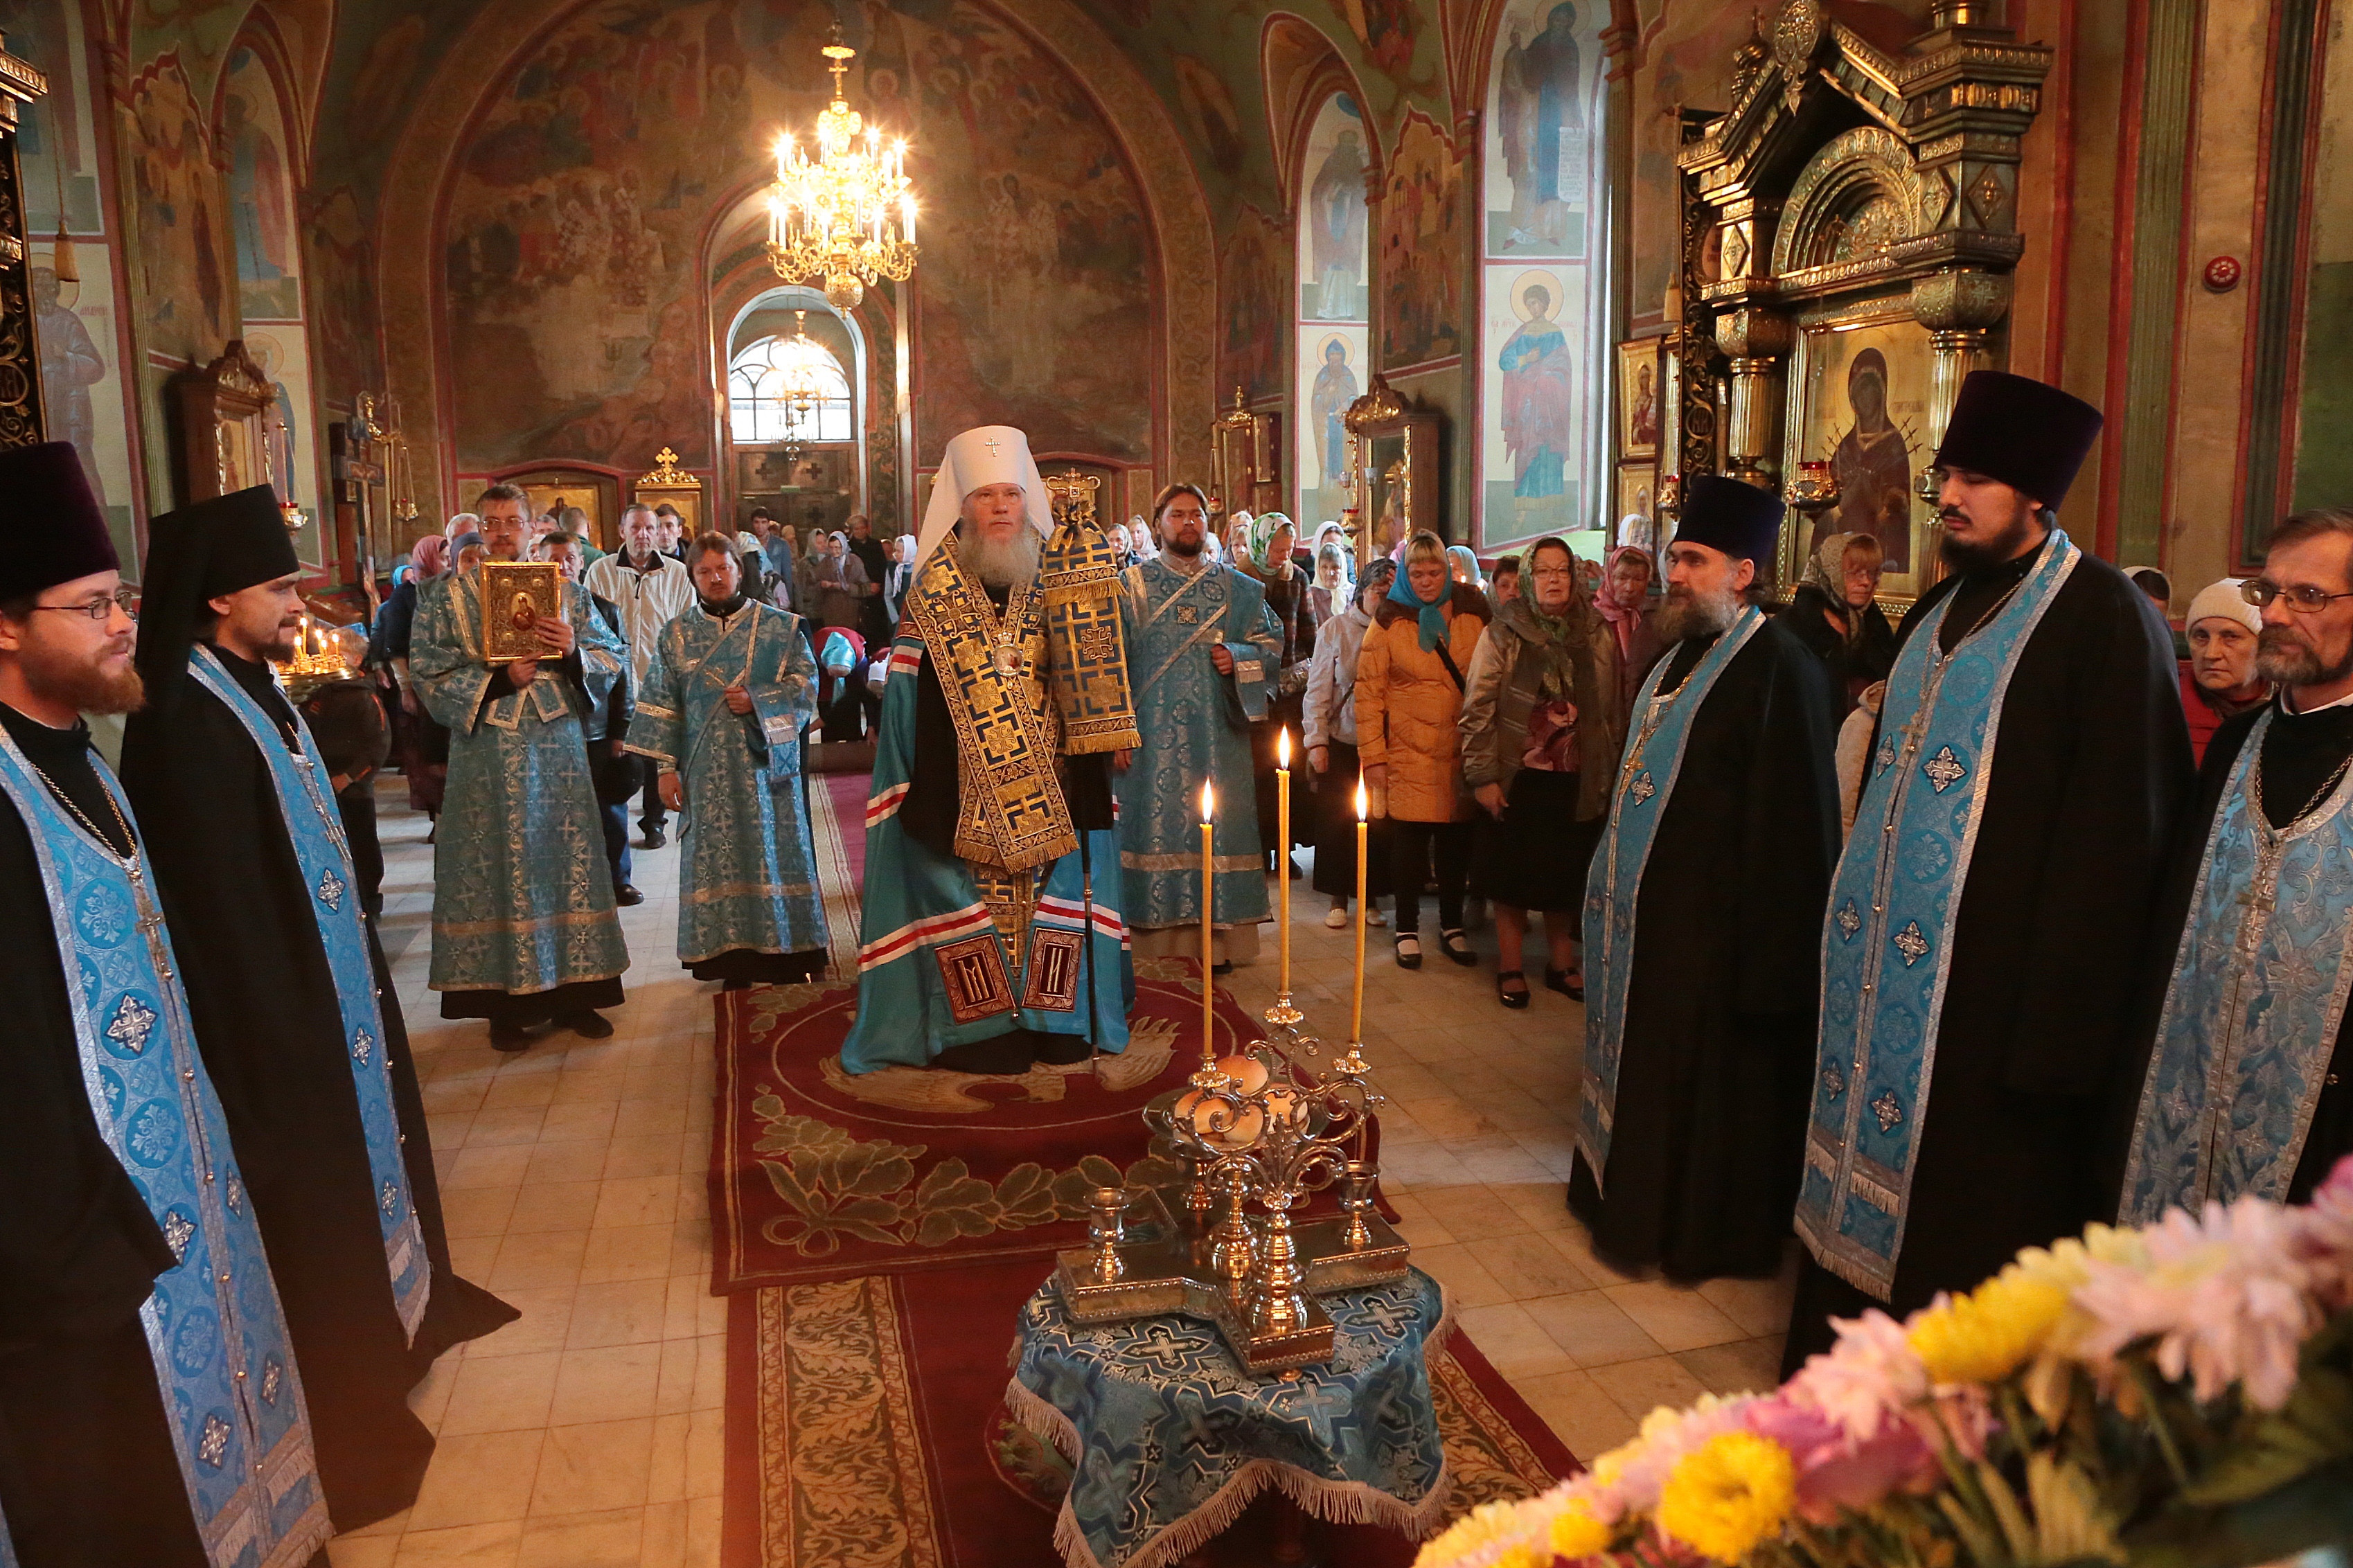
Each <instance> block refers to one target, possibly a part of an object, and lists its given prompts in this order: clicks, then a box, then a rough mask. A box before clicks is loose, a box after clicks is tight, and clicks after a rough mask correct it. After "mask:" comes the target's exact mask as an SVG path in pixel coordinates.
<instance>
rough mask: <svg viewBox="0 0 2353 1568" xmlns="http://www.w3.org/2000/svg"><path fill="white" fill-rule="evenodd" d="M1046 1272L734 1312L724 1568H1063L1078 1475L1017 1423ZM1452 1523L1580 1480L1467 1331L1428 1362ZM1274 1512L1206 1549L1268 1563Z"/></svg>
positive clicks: (1007, 1271)
mask: <svg viewBox="0 0 2353 1568" xmlns="http://www.w3.org/2000/svg"><path fill="white" fill-rule="evenodd" d="M1045 1272H1046V1270H1045V1266H1044V1264H1043V1263H1042V1262H1040V1261H1038V1260H1035V1259H1031V1260H1026V1261H1018V1262H994V1263H986V1264H969V1265H966V1266H965V1267H963V1268H955V1269H953V1270H951V1271H946V1272H937V1273H933V1274H928V1275H913V1274H903V1273H902V1274H899V1275H895V1276H892V1277H887V1278H869V1279H844V1280H838V1281H834V1282H831V1283H823V1284H803V1285H794V1286H787V1287H782V1288H777V1289H762V1290H754V1291H745V1292H743V1293H741V1294H738V1295H736V1296H735V1297H733V1299H732V1300H730V1302H729V1304H728V1319H727V1358H728V1361H727V1423H726V1446H727V1460H726V1479H725V1497H724V1500H723V1509H722V1515H723V1521H724V1522H723V1542H722V1546H721V1562H722V1563H723V1565H724V1568H839V1565H841V1564H852V1563H854V1564H858V1565H860V1568H1054V1565H1055V1564H1057V1563H1059V1562H1060V1557H1059V1555H1058V1554H1057V1553H1056V1552H1055V1551H1054V1546H1053V1534H1054V1513H1055V1510H1057V1509H1059V1508H1060V1505H1061V1497H1062V1492H1063V1491H1064V1489H1066V1488H1067V1486H1068V1484H1069V1474H1070V1471H1069V1467H1068V1466H1067V1465H1066V1464H1065V1463H1064V1461H1063V1460H1062V1459H1061V1458H1060V1456H1059V1455H1058V1454H1056V1453H1055V1452H1054V1450H1053V1449H1052V1448H1051V1447H1050V1446H1048V1445H1046V1444H1043V1443H1040V1442H1039V1441H1038V1440H1037V1439H1036V1438H1035V1437H1033V1436H1030V1435H1029V1433H1028V1432H1026V1431H1024V1430H1023V1429H1022V1428H1021V1427H1019V1426H1017V1425H1016V1424H1015V1423H1014V1422H1013V1421H1012V1420H1011V1418H1010V1417H1009V1416H1008V1415H1006V1414H1005V1410H1004V1405H1003V1397H1004V1392H1005V1383H1006V1378H1007V1375H1008V1373H1007V1366H1008V1358H1007V1352H1008V1350H1009V1349H1010V1348H1011V1346H1012V1343H1013V1321H1014V1314H1015V1312H1016V1311H1017V1310H1018V1308H1019V1307H1020V1304H1021V1303H1022V1301H1023V1300H1026V1299H1027V1298H1028V1297H1029V1293H1030V1292H1031V1291H1032V1290H1034V1289H1037V1287H1038V1284H1039V1281H1040V1280H1041V1279H1043V1278H1044V1276H1045ZM1430 1378H1431V1383H1432V1388H1433V1393H1434V1394H1435V1395H1436V1397H1437V1403H1438V1413H1439V1423H1440V1427H1441V1429H1442V1430H1443V1432H1444V1434H1445V1441H1446V1449H1447V1470H1448V1474H1449V1476H1450V1477H1451V1479H1452V1483H1453V1489H1454V1490H1453V1495H1452V1497H1451V1499H1450V1500H1449V1503H1448V1516H1449V1518H1452V1517H1456V1516H1459V1515H1460V1514H1461V1513H1463V1512H1465V1511H1467V1510H1470V1509H1472V1508H1473V1507H1476V1506H1477V1505H1478V1504H1480V1503H1482V1502H1486V1501H1489V1500H1493V1499H1496V1498H1504V1497H1524V1496H1527V1495H1530V1494H1532V1493H1534V1492H1536V1491H1540V1490H1542V1489H1545V1488H1546V1487H1548V1486H1550V1485H1551V1484H1552V1483H1553V1482H1554V1481H1555V1480H1556V1479H1560V1478H1561V1477H1564V1476H1567V1475H1569V1474H1572V1473H1574V1471H1575V1470H1576V1469H1577V1460H1576V1459H1575V1458H1572V1457H1571V1456H1570V1454H1569V1452H1568V1450H1567V1448H1565V1447H1562V1446H1561V1444H1560V1441H1559V1440H1558V1439H1557V1438H1556V1437H1555V1436H1553V1435H1552V1433H1551V1431H1550V1430H1549V1429H1548V1428H1547V1427H1546V1426H1545V1424H1544V1422H1543V1421H1542V1420H1540V1419H1539V1418H1538V1417H1537V1416H1536V1415H1535V1412H1534V1411H1532V1410H1530V1409H1529V1408H1528V1407H1527V1405H1526V1404H1525V1402H1523V1401H1522V1400H1521V1399H1520V1397H1519V1396H1518V1395H1517V1394H1514V1393H1513V1392H1512V1389H1511V1386H1510V1385H1509V1384H1506V1383H1505V1382H1504V1379H1503V1378H1502V1376H1501V1375H1500V1374H1498V1373H1496V1372H1495V1370H1494V1369H1493V1367H1491V1366H1489V1365H1488V1364H1487V1361H1486V1358H1485V1357H1484V1356H1482V1355H1481V1354H1480V1353H1479V1352H1478V1350H1477V1349H1476V1348H1475V1347H1474V1346H1473V1345H1472V1343H1471V1342H1470V1337H1469V1336H1468V1335H1467V1334H1464V1333H1462V1332H1461V1331H1456V1332H1454V1333H1453V1334H1452V1335H1451V1336H1450V1337H1449V1338H1448V1339H1447V1340H1446V1341H1445V1342H1443V1343H1442V1345H1440V1347H1439V1348H1437V1349H1434V1350H1433V1351H1432V1352H1431V1354H1430ZM1273 1506H1275V1505H1274V1503H1273V1500H1271V1499H1261V1500H1260V1502H1259V1503H1257V1504H1256V1505H1254V1506H1253V1508H1252V1510H1251V1511H1250V1513H1248V1514H1246V1515H1244V1516H1243V1518H1242V1520H1241V1521H1240V1523H1238V1524H1237V1525H1236V1526H1235V1527H1234V1528H1232V1529H1231V1530H1229V1531H1227V1532H1226V1534H1225V1535H1223V1536H1221V1537H1220V1538H1219V1541H1218V1542H1214V1543H1213V1544H1212V1545H1211V1547H1210V1549H1209V1552H1210V1558H1211V1561H1213V1562H1215V1563H1219V1564H1221V1565H1223V1568H1244V1565H1248V1568H1257V1565H1259V1564H1261V1563H1265V1562H1266V1561H1267V1559H1268V1555H1269V1552H1268V1542H1269V1541H1270V1540H1271V1516H1270V1514H1269V1512H1268V1510H1270V1509H1271V1507H1273ZM1306 1528H1307V1531H1308V1535H1307V1541H1308V1545H1309V1549H1310V1551H1311V1552H1312V1553H1313V1554H1314V1555H1315V1557H1316V1558H1317V1560H1318V1561H1320V1562H1322V1563H1325V1564H1327V1565H1329V1568H1406V1565H1407V1564H1409V1563H1411V1562H1412V1560H1413V1555H1414V1552H1415V1546H1416V1543H1414V1542H1409V1541H1408V1540H1407V1539H1405V1538H1404V1537H1403V1536H1401V1535H1396V1534H1392V1533H1389V1532H1388V1531H1380V1530H1375V1529H1371V1528H1369V1527H1366V1526H1338V1525H1329V1524H1324V1523H1323V1522H1321V1521H1309V1522H1308V1524H1307V1527H1306Z"/></svg>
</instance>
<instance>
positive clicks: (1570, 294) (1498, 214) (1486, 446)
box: [1479, 0, 1611, 545]
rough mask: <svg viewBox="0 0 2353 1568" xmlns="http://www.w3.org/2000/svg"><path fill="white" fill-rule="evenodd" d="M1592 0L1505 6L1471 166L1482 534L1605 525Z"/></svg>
mask: <svg viewBox="0 0 2353 1568" xmlns="http://www.w3.org/2000/svg"><path fill="white" fill-rule="evenodd" d="M1608 18H1609V13H1608V11H1607V9H1606V7H1605V5H1604V4H1603V0H1512V4H1511V5H1509V6H1508V7H1507V8H1506V9H1505V11H1504V15H1503V16H1502V18H1501V21H1500V24H1499V26H1497V28H1496V37H1495V56H1494V64H1493V69H1492V70H1491V72H1490V73H1489V77H1488V89H1487V92H1488V98H1487V107H1486V114H1485V117H1484V122H1483V131H1484V145H1483V148H1482V164H1481V173H1480V190H1481V200H1480V209H1481V211H1480V216H1479V245H1480V257H1481V260H1480V267H1479V277H1480V295H1481V304H1480V310H1481V322H1480V333H1481V345H1482V347H1481V363H1480V386H1481V408H1480V441H1479V498H1480V503H1481V511H1482V534H1481V537H1482V543H1484V544H1488V545H1494V544H1500V543H1504V542H1510V541H1514V540H1521V539H1530V538H1534V537H1535V536H1536V535H1538V534H1543V533H1552V532H1576V531H1582V530H1588V529H1592V528H1596V527H1599V526H1600V524H1601V521H1602V517H1603V512H1604V510H1605V509H1606V508H1608V507H1609V505H1610V504H1611V498H1610V497H1609V494H1608V489H1609V487H1608V486H1607V485H1598V484H1597V482H1596V474H1595V471H1594V470H1595V453H1596V451H1597V449H1598V448H1599V446H1600V442H1599V438H1598V433H1597V426H1599V424H1601V423H1602V422H1604V421H1605V420H1606V417H1607V415H1608V411H1609V405H1610V404H1609V384H1608V381H1607V375H1608V370H1609V367H1608V362H1607V357H1606V356H1605V354H1604V353H1602V349H1603V346H1604V345H1605V343H1606V342H1607V340H1608V331H1609V329H1608V311H1607V306H1606V302H1605V301H1604V300H1603V298H1602V295H1603V294H1604V292H1605V291H1606V288H1607V279H1608V258H1607V257H1606V255H1603V254H1601V253H1600V250H1599V243H1598V242H1599V229H1600V226H1599V223H1598V222H1597V217H1598V216H1599V210H1600V204H1599V202H1598V201H1597V199H1596V198H1597V196H1598V195H1600V194H1601V193H1602V192H1603V191H1604V189H1605V188H1606V184H1607V173H1606V171H1607V169H1608V163H1607V161H1606V159H1605V157H1604V152H1605V143H1606V142H1607V136H1606V134H1605V132H1606V128H1607V125H1608V116H1607V113H1606V112H1605V109H1604V101H1603V100H1604V85H1603V80H1602V56H1601V45H1600V38H1599V30H1600V27H1601V26H1602V25H1603V24H1604V23H1606V22H1607V20H1608Z"/></svg>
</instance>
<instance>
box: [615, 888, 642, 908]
mask: <svg viewBox="0 0 2353 1568" xmlns="http://www.w3.org/2000/svg"><path fill="white" fill-rule="evenodd" d="M613 901H614V902H615V903H617V904H618V905H620V906H621V907H622V908H623V909H625V910H627V909H634V908H636V907H637V906H638V905H639V904H642V903H644V902H645V901H646V896H645V895H644V894H643V893H640V892H639V891H638V890H637V889H635V888H633V887H631V886H629V884H628V883H627V882H624V883H622V884H621V885H620V886H619V887H617V888H615V889H613Z"/></svg>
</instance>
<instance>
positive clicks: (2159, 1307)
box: [2075, 1197, 2321, 1410]
mask: <svg viewBox="0 0 2353 1568" xmlns="http://www.w3.org/2000/svg"><path fill="white" fill-rule="evenodd" d="M2308 1224H2309V1222H2308V1220H2307V1219H2306V1218H2305V1217H2304V1216H2303V1215H2300V1214H2299V1213H2298V1212H2297V1211H2295V1210H2290V1209H2284V1208H2281V1207H2279V1206H2278V1205H2274V1204H2268V1203H2264V1202H2263V1201H2262V1200H2261V1199H2258V1198H2253V1197H2244V1198H2241V1199H2240V1200H2239V1201H2238V1202H2237V1203H2235V1204H2233V1205H2231V1206H2230V1207H2229V1208H2227V1209H2226V1208H2224V1207H2223V1206H2222V1205H2221V1204H2215V1203H2210V1204H2208V1205H2206V1211H2205V1213H2204V1214H2203V1215H2200V1216H2196V1217H2193V1216H2192V1215H2189V1213H2187V1212H2186V1211H2184V1210H2181V1209H2173V1210H2169V1211H2168V1213H2167V1214H2166V1215H2165V1217H2164V1218H2163V1219H2161V1220H2159V1221H2158V1223H2157V1224H2156V1225H2154V1226H2149V1227H2147V1229H2146V1230H2144V1231H2143V1232H2142V1233H2141V1234H2142V1239H2143V1241H2144V1243H2145V1244H2146V1246H2147V1256H2148V1265H2147V1268H2146V1269H2142V1268H2133V1267H2130V1266H2128V1265H2125V1264H2119V1263H2114V1262H2104V1261H2100V1260H2097V1259H2094V1261H2093V1262H2092V1263H2091V1265H2090V1279H2088V1280H2086V1281H2085V1283H2084V1285H2083V1287H2082V1288H2081V1289H2078V1290H2077V1291H2076V1293H2075V1304H2076V1305H2077V1306H2078V1307H2080V1308H2082V1309H2083V1310H2084V1312H2085V1313H2086V1314H2087V1315H2088V1316H2089V1317H2090V1318H2091V1320H2092V1328H2091V1331H2090V1332H2089V1333H2088V1334H2087V1335H2086V1336H2085V1340H2084V1351H2085V1352H2086V1353H2087V1354H2088V1355H2090V1356H2091V1357H2092V1358H2093V1359H2094V1362H2095V1363H2103V1364H2105V1365H2107V1366H2109V1367H2113V1364H2114V1362H2115V1358H2116V1356H2117V1355H2119V1354H2121V1353H2122V1352H2123V1351H2124V1349H2125V1347H2126V1346H2127V1345H2130V1344H2132V1343H2134V1342H2137V1341H2140V1340H2144V1339H2147V1340H2153V1341H2155V1343H2156V1363H2157V1367H2158V1371H2159V1372H2161V1373H2164V1374H2165V1376H2166V1377H2168V1378H2169V1379H2174V1380H2177V1381H2178V1380H2179V1379H2180V1378H2182V1377H2184V1376H2187V1377H2189V1379H2190V1380H2191V1386H2192V1387H2193V1388H2194V1389H2195V1390H2196V1392H2197V1394H2198V1397H2199V1398H2200V1399H2213V1398H2216V1397H2218V1396H2219V1395H2220V1394H2222V1393H2223V1391H2224V1390H2226V1389H2228V1388H2229V1387H2231V1385H2232V1384H2241V1385H2242V1386H2244V1388H2245V1389H2246V1392H2247V1397H2248V1398H2249V1399H2251V1400H2253V1402H2254V1403H2255V1404H2256V1405H2259V1406H2261V1407H2262V1408H2263V1409H2265V1410H2276V1409H2278V1408H2279V1407H2280V1406H2281V1405H2284V1404H2286V1403H2287V1399H2288V1395H2289V1394H2291V1393H2293V1392H2294V1391H2295V1380H2296V1351H2297V1348H2298V1347H2299V1346H2300V1345H2301V1344H2302V1343H2303V1342H2304V1340H2305V1338H2306V1336H2307V1335H2309V1334H2310V1333H2311V1332H2312V1331H2314V1330H2315V1329H2316V1328H2317V1327H2318V1326H2319V1324H2320V1321H2321V1315H2320V1306H2319V1303H2318V1302H2317V1301H2316V1300H2315V1299H2314V1286H2315V1284H2316V1279H2315V1272H2316V1271H2315V1270H2314V1269H2313V1268H2311V1267H2310V1266H2309V1264H2308V1263H2307V1262H2306V1258H2304V1257H2303V1256H2301V1254H2302V1251H2303V1247H2304V1245H2305V1243H2306V1239H2307V1237H2308Z"/></svg>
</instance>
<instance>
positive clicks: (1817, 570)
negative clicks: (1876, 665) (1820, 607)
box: [1799, 533, 1876, 647]
mask: <svg viewBox="0 0 2353 1568" xmlns="http://www.w3.org/2000/svg"><path fill="white" fill-rule="evenodd" d="M1870 537H1871V536H1870V535H1869V534H1866V533H1830V534H1825V535H1823V536H1822V542H1820V544H1817V545H1815V546H1814V553H1813V558H1812V559H1811V560H1810V561H1808V562H1807V563H1806V572H1805V575H1804V576H1803V577H1801V578H1799V582H1800V583H1802V584H1812V585H1813V586H1814V587H1816V588H1819V589H1820V590H1821V592H1822V595H1823V596H1824V597H1826V598H1828V599H1829V600H1830V602H1831V610H1832V611H1833V612H1834V613H1835V614H1837V615H1839V616H1841V617H1843V618H1844V619H1845V621H1846V645H1847V647H1860V646H1861V645H1862V632H1863V626H1862V616H1859V615H1857V614H1855V613H1854V610H1853V608H1852V606H1851V605H1848V604H1847V602H1846V552H1847V546H1848V545H1850V544H1852V543H1853V542H1855V541H1856V540H1858V539H1869V538H1870ZM1873 542H1874V543H1875V542H1876V541H1873Z"/></svg>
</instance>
